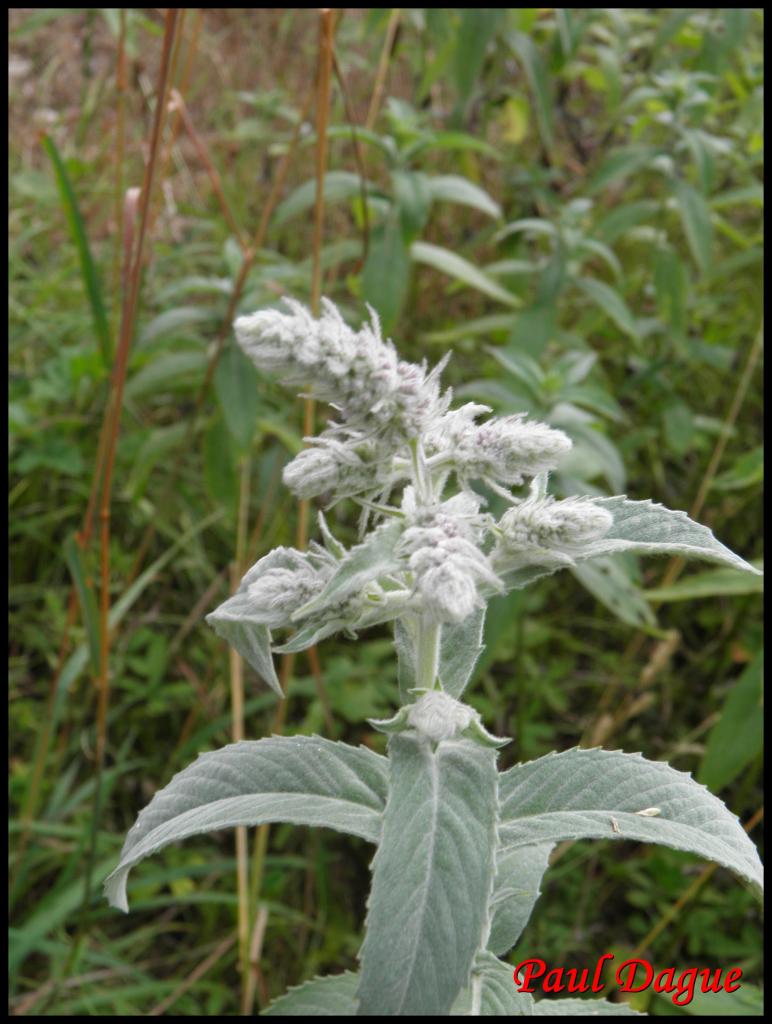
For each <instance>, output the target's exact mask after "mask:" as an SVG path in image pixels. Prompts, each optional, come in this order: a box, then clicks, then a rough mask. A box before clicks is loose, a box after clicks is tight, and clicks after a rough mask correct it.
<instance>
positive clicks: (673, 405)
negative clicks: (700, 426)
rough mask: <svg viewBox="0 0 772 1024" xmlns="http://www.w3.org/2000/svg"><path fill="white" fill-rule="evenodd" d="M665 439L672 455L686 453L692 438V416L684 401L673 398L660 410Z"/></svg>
mask: <svg viewBox="0 0 772 1024" xmlns="http://www.w3.org/2000/svg"><path fill="white" fill-rule="evenodd" d="M662 426H663V428H664V432H665V441H666V442H667V446H668V448H669V449H670V451H671V452H673V454H674V455H681V456H683V455H686V453H687V452H688V451H689V449H690V448H691V446H692V441H693V439H694V417H693V416H692V411H691V409H690V408H689V406H688V405H687V404H686V402H683V401H681V399H678V398H676V399H674V400H673V401H670V402H668V403H667V405H666V406H665V407H664V409H663V410H662Z"/></svg>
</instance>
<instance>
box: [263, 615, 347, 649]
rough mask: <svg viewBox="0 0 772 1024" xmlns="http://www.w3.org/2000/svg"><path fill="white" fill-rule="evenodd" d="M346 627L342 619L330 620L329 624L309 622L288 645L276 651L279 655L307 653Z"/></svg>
mask: <svg viewBox="0 0 772 1024" xmlns="http://www.w3.org/2000/svg"><path fill="white" fill-rule="evenodd" d="M345 625H346V623H345V622H343V620H342V619H329V620H328V621H327V622H319V621H314V622H309V623H306V624H305V625H304V626H302V627H301V628H300V629H299V630H298V631H297V633H295V634H294V635H293V636H292V637H290V639H289V640H288V641H287V642H286V644H281V645H280V646H278V647H276V648H275V650H276V652H277V653H278V654H294V653H295V652H297V651H305V650H307V649H308V648H309V647H313V646H314V644H318V643H319V641H320V640H324V639H326V638H327V637H328V636H332V634H333V633H337V632H338V630H340V629H343V627H344V626H345Z"/></svg>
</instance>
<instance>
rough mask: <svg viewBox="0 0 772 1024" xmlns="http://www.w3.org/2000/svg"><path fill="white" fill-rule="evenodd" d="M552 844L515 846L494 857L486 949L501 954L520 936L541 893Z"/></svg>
mask: <svg viewBox="0 0 772 1024" xmlns="http://www.w3.org/2000/svg"><path fill="white" fill-rule="evenodd" d="M553 846H554V844H553V843H540V844H537V845H534V846H518V847H515V848H514V849H512V850H508V851H507V852H504V853H500V854H499V855H498V857H497V858H496V882H495V884H494V887H493V896H492V897H491V912H492V922H491V933H490V935H489V937H488V949H489V950H490V951H491V952H492V953H496V955H499V956H503V954H504V953H506V952H507V951H508V950H510V949H511V948H512V947H513V946H514V945H515V943H516V942H517V940H518V939H519V938H520V936H521V934H522V932H523V929H524V928H525V926H526V925H527V924H528V921H529V919H530V917H531V914H532V912H533V908H534V906H535V904H536V901H537V899H538V898H539V896H540V895H541V889H540V888H539V887H540V885H541V880H542V878H543V877H544V872H545V871H546V870H547V867H548V865H549V857H550V853H551V852H552V849H553Z"/></svg>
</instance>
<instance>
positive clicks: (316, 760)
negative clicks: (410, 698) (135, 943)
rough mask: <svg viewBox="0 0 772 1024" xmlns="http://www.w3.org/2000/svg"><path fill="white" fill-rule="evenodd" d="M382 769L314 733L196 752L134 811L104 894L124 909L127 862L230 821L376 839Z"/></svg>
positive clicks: (379, 761) (371, 758) (358, 750)
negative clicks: (328, 830)
mask: <svg viewBox="0 0 772 1024" xmlns="http://www.w3.org/2000/svg"><path fill="white" fill-rule="evenodd" d="M387 771H388V768H387V762H386V758H385V757H381V756H380V755H379V754H375V753H373V752H372V751H370V750H367V749H365V748H364V747H350V746H347V745H346V744H343V743H333V742H332V741H331V740H325V739H321V738H320V737H318V736H291V737H286V736H272V737H270V738H269V739H263V740H255V741H250V742H242V743H233V744H231V745H230V746H227V747H223V748H222V750H216V751H213V752H211V753H208V754H201V755H199V758H198V760H197V761H195V762H194V763H193V764H192V765H189V766H188V767H187V768H185V769H184V771H181V772H179V773H178V774H177V775H175V776H174V778H173V779H172V781H171V782H170V783H169V785H168V786H166V787H165V788H164V789H162V790H161V791H160V792H158V793H156V795H155V796H154V797H153V799H152V800H151V802H150V803H149V804H148V806H147V807H146V808H145V809H144V810H143V811H142V812H141V813H140V815H139V817H138V818H137V821H136V823H135V824H134V826H133V827H132V828H131V830H130V831H129V834H128V835H127V837H126V842H125V843H124V845H123V850H122V851H121V859H120V862H119V864H118V867H117V868H116V869H115V870H114V871H113V872H112V874H111V875H110V876H109V877H108V879H107V881H106V882H105V894H106V896H107V898H108V900H109V901H110V903H111V904H112V905H113V906H114V907H118V908H120V909H121V910H124V911H127V910H128V903H127V900H126V878H127V876H128V874H129V871H130V870H131V869H132V868H133V867H134V865H135V864H137V863H138V862H139V861H141V860H143V859H144V858H145V857H149V856H150V854H152V853H157V852H158V851H159V850H161V849H163V847H165V846H168V845H169V844H170V843H174V842H177V841H178V840H180V839H187V838H188V837H189V836H194V835H200V834H201V833H203V832H213V831H216V830H217V829H222V828H233V827H234V826H236V825H260V824H263V823H264V822H272V821H289V822H292V823H294V824H296V825H318V826H320V827H326V828H334V829H337V830H338V831H340V832H348V833H350V834H352V835H356V836H361V837H362V838H364V839H368V840H369V841H370V842H377V841H378V837H379V835H380V827H381V815H382V812H383V808H384V806H385V803H386V789H387Z"/></svg>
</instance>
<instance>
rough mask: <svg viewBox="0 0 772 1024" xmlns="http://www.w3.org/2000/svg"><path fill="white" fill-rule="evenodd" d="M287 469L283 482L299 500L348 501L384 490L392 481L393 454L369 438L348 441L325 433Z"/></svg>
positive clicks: (288, 465)
mask: <svg viewBox="0 0 772 1024" xmlns="http://www.w3.org/2000/svg"><path fill="white" fill-rule="evenodd" d="M309 440H311V442H312V443H311V447H310V448H304V449H303V451H302V452H300V453H299V454H298V455H296V456H295V458H294V459H292V461H291V462H288V463H287V465H286V466H285V467H284V474H283V477H282V479H283V480H284V483H285V485H286V486H287V487H289V489H290V490H291V491H292V492H293V493H294V494H296V495H297V496H298V498H315V497H317V496H319V495H330V496H334V497H336V498H345V497H349V496H350V495H354V494H363V493H367V492H373V491H377V490H379V489H382V488H383V487H384V486H385V485H386V484H387V483H388V482H389V480H390V464H391V452H389V451H386V450H383V446H382V445H379V444H378V443H377V442H375V441H373V440H372V439H369V438H362V439H361V440H357V439H355V438H349V439H347V440H346V441H341V440H338V438H336V437H334V436H331V435H328V434H327V433H323V434H321V435H320V436H319V437H318V438H313V439H309Z"/></svg>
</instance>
